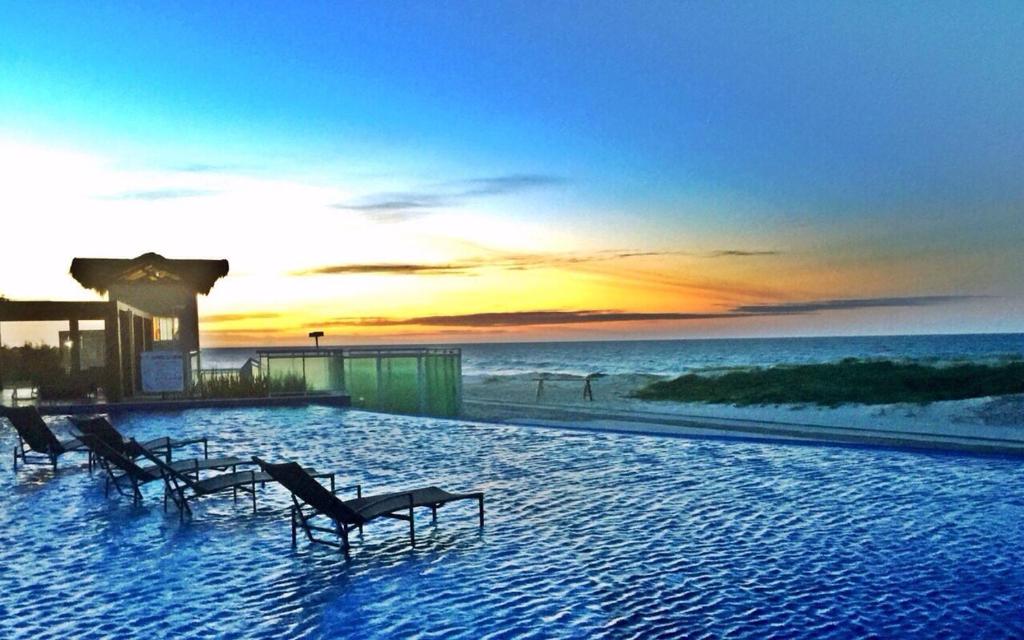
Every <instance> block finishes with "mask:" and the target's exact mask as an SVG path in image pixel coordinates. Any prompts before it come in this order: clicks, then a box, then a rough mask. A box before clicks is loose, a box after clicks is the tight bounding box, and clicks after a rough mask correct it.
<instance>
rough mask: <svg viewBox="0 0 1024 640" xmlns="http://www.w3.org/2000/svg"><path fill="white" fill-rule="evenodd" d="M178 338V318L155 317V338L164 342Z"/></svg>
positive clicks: (156, 340)
mask: <svg viewBox="0 0 1024 640" xmlns="http://www.w3.org/2000/svg"><path fill="white" fill-rule="evenodd" d="M177 339H178V319H177V318H153V340H154V341H155V342H164V341H167V340H177Z"/></svg>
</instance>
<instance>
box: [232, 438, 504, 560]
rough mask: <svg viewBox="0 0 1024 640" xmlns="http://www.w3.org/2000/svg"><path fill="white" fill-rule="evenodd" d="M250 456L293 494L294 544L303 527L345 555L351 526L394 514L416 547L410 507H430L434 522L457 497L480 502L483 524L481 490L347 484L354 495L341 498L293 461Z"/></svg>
mask: <svg viewBox="0 0 1024 640" xmlns="http://www.w3.org/2000/svg"><path fill="white" fill-rule="evenodd" d="M252 459H253V461H254V462H255V463H256V464H258V465H259V466H260V468H261V469H263V471H264V472H266V473H267V474H269V475H270V476H271V477H272V478H273V479H274V480H276V481H278V482H279V483H281V484H282V485H284V487H285V488H286V489H288V491H290V492H291V494H292V507H291V519H292V545H295V544H296V533H297V529H298V527H302V529H303V531H305V532H306V537H307V538H309V541H310V542H316V543H318V544H325V545H328V546H332V547H337V548H339V549H341V550H342V551H344V553H345V557H346V558H347V557H348V554H349V542H348V534H349V531H350V530H352V529H354V528H358V529H359V531H360V533H362V530H363V525H364V524H366V523H368V522H370V521H371V520H374V519H376V518H394V519H396V520H407V521H408V522H409V544H411V545H412V546H413V547H415V546H416V523H415V520H414V516H413V509H414V508H416V507H430V509H431V512H432V514H433V520H434V521H435V522H436V521H437V508H438V507H440V506H442V505H445V504H447V503H449V502H454V501H456V500H476V501H477V503H478V504H479V517H480V526H481V527H483V526H484V494H483V492H475V493H448V492H447V491H444V490H442V489H438V488H437V487H424V488H421V489H414V490H412V491H403V492H397V493H386V494H381V495H376V496H367V497H365V498H364V497H363V492H362V487H361V486H360V485H355V486H354V487H349V488H354V489H355V490H356V496H357V497H356V499H354V500H341V499H340V498H338V497H337V496H336V495H335V491H334V487H331V490H328V489H327V488H326V487H324V486H323V485H322V484H320V483H319V482H317V481H316V480H315V479H314V478H313V477H312V476H310V475H309V474H308V473H306V472H305V471H304V470H303V469H302V467H300V466H299V465H298V464H296V463H294V462H285V463H281V464H271V463H268V462H264V461H263V460H260V459H259V458H258V457H256V456H253V458H252ZM317 516H324V517H327V518H329V519H330V520H332V521H333V522H334V527H333V528H327V527H323V526H319V525H315V524H311V522H310V521H311V520H312V519H313V518H315V517H317ZM314 531H319V532H321V533H330V534H334V535H336V536H338V538H340V540H341V541H340V543H339V542H332V541H329V540H324V539H321V538H317V537H315V536H314V535H313V532H314Z"/></svg>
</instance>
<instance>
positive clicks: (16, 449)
mask: <svg viewBox="0 0 1024 640" xmlns="http://www.w3.org/2000/svg"><path fill="white" fill-rule="evenodd" d="M14 470H15V471H17V470H18V447H14Z"/></svg>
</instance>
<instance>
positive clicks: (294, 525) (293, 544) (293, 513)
mask: <svg viewBox="0 0 1024 640" xmlns="http://www.w3.org/2000/svg"><path fill="white" fill-rule="evenodd" d="M295 528H296V524H295V507H292V546H293V547H294V546H295V545H296V541H295V533H296V531H295Z"/></svg>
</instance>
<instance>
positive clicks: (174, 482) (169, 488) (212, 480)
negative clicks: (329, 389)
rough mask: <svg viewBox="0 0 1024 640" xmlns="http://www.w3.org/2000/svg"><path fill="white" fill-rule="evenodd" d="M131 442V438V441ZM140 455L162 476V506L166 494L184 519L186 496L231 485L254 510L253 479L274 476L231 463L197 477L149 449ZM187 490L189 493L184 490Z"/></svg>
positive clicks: (313, 474)
mask: <svg viewBox="0 0 1024 640" xmlns="http://www.w3.org/2000/svg"><path fill="white" fill-rule="evenodd" d="M132 443H133V444H134V441H132ZM142 455H143V457H145V458H146V459H148V460H149V461H150V462H152V463H153V464H154V466H155V467H156V468H157V469H159V472H160V476H161V477H162V478H163V480H164V510H165V511H166V510H167V496H170V498H171V499H172V500H173V501H174V505H175V506H176V507H178V514H179V515H180V517H181V519H182V520H184V519H185V514H186V513H188V514H189V515H191V514H192V508H191V507H190V506H189V504H188V503H189V500H194V499H195V498H201V497H203V496H208V495H210V494H213V493H218V492H220V491H227V490H228V489H231V494H232V497H233V498H234V499H235V500H237V499H238V492H239V491H245V492H248V493H249V494H250V496H251V497H252V512H253V513H256V483H260V484H261V485H263V484H266V483H267V482H272V481H273V480H274V478H273V477H272V476H271V475H270V474H268V473H265V472H263V471H256V470H246V471H238V470H237V469H236V468H235V467H234V466H232V469H231V473H222V474H219V475H215V476H211V477H209V478H204V479H199V475H198V474H197V473H190V471H191V469H182V468H181V467H180V466H178V465H177V464H176V463H170V464H169V463H167V462H165V461H163V460H161V459H160V457H159V456H156V455H154V454H153V453H152V452H149V451H146V450H145V449H143V450H142ZM239 464H252V463H251V462H248V461H247V462H242V461H239ZM303 473H307V474H310V476H311V477H319V478H329V479H330V481H331V486H332V487H333V486H334V474H333V473H317V471H316V470H315V469H304V470H303ZM187 490H190V492H191V494H190V493H189V492H188V491H187Z"/></svg>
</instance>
